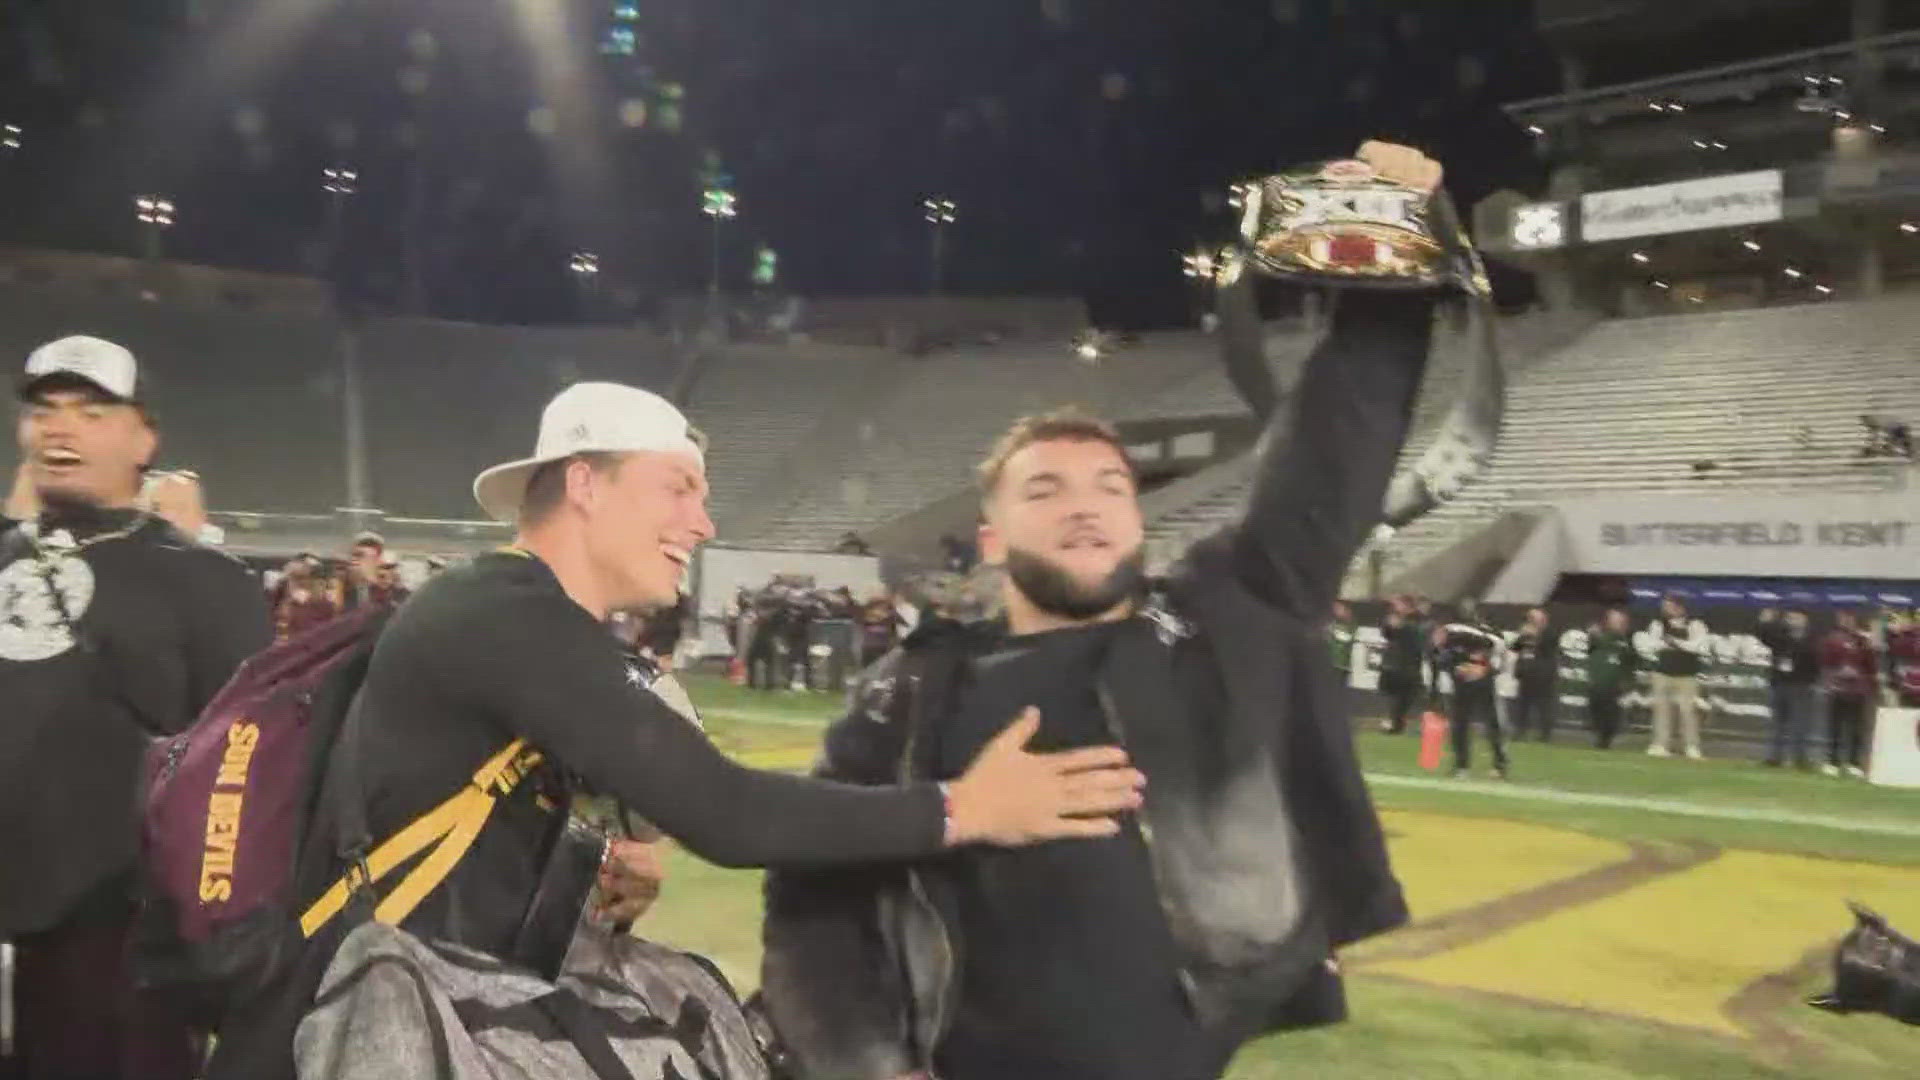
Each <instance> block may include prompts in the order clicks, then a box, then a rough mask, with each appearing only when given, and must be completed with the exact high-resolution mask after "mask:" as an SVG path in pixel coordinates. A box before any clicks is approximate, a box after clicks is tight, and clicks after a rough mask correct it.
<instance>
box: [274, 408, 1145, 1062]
mask: <svg viewBox="0 0 1920 1080" xmlns="http://www.w3.org/2000/svg"><path fill="white" fill-rule="evenodd" d="M703 444H704V440H703V439H702V437H701V436H700V435H699V433H697V432H696V431H695V430H694V429H693V428H692V427H691V426H690V425H689V424H688V422H687V419H686V418H685V417H684V416H682V415H681V414H680V411H679V410H678V409H676V408H674V407H673V406H672V405H671V404H669V403H668V402H667V401H665V400H664V399H662V398H660V397H657V396H655V395H654V394H650V393H647V392H646V391H643V390H636V389H633V388H631V387H626V386H618V385H613V384H609V383H582V384H578V385H575V386H573V387H571V388H569V389H567V390H566V391H564V392H562V393H561V394H560V395H559V396H558V397H556V398H555V399H554V400H553V402H552V403H551V404H549V405H548V406H547V409H546V411H545V413H544V414H543V416H542V417H541V422H540V434H539V441H538V443H537V446H536V449H535V451H534V453H533V455H532V456H531V457H527V458H524V459H521V460H518V461H512V462H508V463H506V464H503V465H499V466H496V467H494V468H491V469H488V470H486V471H485V472H483V473H481V474H480V476H479V478H478V479H477V480H476V481H475V482H474V494H475V496H476V497H477V498H478V500H479V502H480V505H481V506H482V507H484V508H485V509H486V511H487V513H488V514H490V515H492V516H493V517H494V518H495V519H497V520H500V521H503V522H511V523H514V524H516V525H517V526H518V529H519V533H518V537H517V539H516V541H515V544H514V546H513V547H511V548H509V549H507V550H505V551H501V552H496V553H493V554H490V555H483V556H481V557H479V558H477V559H475V560H473V562H472V563H470V564H468V565H467V566H464V567H461V568H460V569H456V570H450V571H448V572H446V573H445V574H442V575H440V576H439V577H437V578H435V579H434V580H433V581H431V582H429V583H428V584H427V585H426V586H425V587H423V588H422V589H421V590H420V592H418V593H417V594H415V596H414V597H413V599H412V601H411V602H409V603H408V604H407V605H406V606H405V607H403V608H401V609H400V610H399V611H398V612H397V613H396V614H395V615H394V617H393V621H392V622H391V623H390V624H389V625H388V626H387V628H386V629H385V631H384V633H383V634H382V635H381V638H380V641H379V644H378V646H377V648H376V649H375V651H374V655H373V659H372V663H371V665H370V667H369V669H368V672H367V677H366V681H365V683H364V684H363V686H362V688H361V691H360V696H359V698H358V700H357V702H356V709H355V713H354V715H353V717H352V718H351V719H350V720H349V722H348V727H347V729H346V731H345V733H344V735H343V741H344V743H345V745H346V748H347V749H346V752H350V753H352V754H353V760H354V761H355V762H356V763H357V766H358V769H359V771H360V774H361V775H360V778H359V780H358V782H357V784H356V786H357V787H359V788H360V789H361V790H362V791H363V792H364V799H363V805H364V808H365V811H366V813H365V818H366V824H367V826H368V827H367V830H366V831H367V834H368V835H370V836H372V837H376V838H379V837H385V836H389V835H392V834H393V833H394V832H395V831H396V830H398V829H400V828H402V827H403V826H405V825H406V824H407V823H409V822H411V821H413V820H414V819H415V818H417V817H418V816H419V815H421V814H423V813H425V812H426V811H428V810H429V809H430V808H432V807H433V806H435V805H436V804H438V803H440V802H441V801H442V800H444V799H446V798H447V797H448V795H449V794H450V793H452V792H455V791H458V790H459V789H460V788H461V787H462V786H463V785H465V784H467V783H468V782H469V781H470V778H471V777H472V776H473V775H474V771H475V769H476V768H477V767H478V766H480V765H481V763H483V762H485V761H487V760H488V759H489V758H490V757H492V756H493V755H495V754H496V753H498V752H499V751H500V750H501V747H502V746H503V744H506V743H507V742H508V741H509V740H512V739H514V738H524V739H526V740H528V742H530V743H531V744H532V745H533V746H534V747H535V748H537V749H538V750H539V751H540V752H541V753H542V754H543V755H544V760H543V761H542V762H541V763H540V765H539V766H538V768H537V769H536V770H535V772H534V774H533V779H532V780H531V781H529V782H523V783H522V784H520V785H519V786H518V787H517V788H516V789H515V791H514V793H513V794H512V795H510V796H507V797H505V798H504V799H502V801H501V803H500V805H499V807H498V808H497V809H496V810H495V811H494V813H493V816H492V817H491V818H490V819H489V821H488V823H487V825H486V827H485V828H484V829H483V830H481V832H480V834H479V837H478V839H477V841H476V842H475V843H474V844H473V846H472V848H471V849H470V851H469V852H468V853H467V855H466V857H465V858H464V859H462V860H461V862H460V863H459V865H458V866H457V867H456V868H455V869H454V870H453V871H452V873H451V874H450V875H449V876H448V877H447V878H446V879H445V880H444V881H443V882H441V883H440V884H439V885H438V886H437V887H435V888H433V889H432V890H431V891H430V892H428V893H427V895H426V896H425V898H424V900H423V901H422V902H421V903H420V904H419V905H418V906H417V907H415V908H414V909H413V911H412V914H410V915H408V916H407V917H405V918H404V919H403V920H402V921H401V926H402V928H403V929H406V930H408V931H411V932H412V933H414V934H415V935H417V936H420V937H423V938H432V939H437V940H442V941H452V942H455V943H458V944H461V945H465V946H468V947H470V948H475V949H478V950H481V951H483V952H486V953H488V954H490V955H493V956H497V957H501V958H504V959H507V960H510V961H515V962H518V963H521V964H524V965H527V966H531V967H534V968H535V969H539V968H540V967H542V966H543V965H544V964H546V963H548V962H550V961H552V960H553V959H554V958H552V957H546V956H537V955H526V954H525V950H524V948H523V946H522V944H521V943H522V942H523V941H524V940H525V936H524V935H523V932H522V931H523V925H522V922H523V916H524V915H525V913H526V912H527V911H528V909H529V901H530V899H531V898H533V897H534V895H535V893H536V890H537V889H538V887H539V886H540V884H541V872H542V868H543V862H542V860H543V855H544V853H545V852H546V850H547V849H548V847H549V846H550V842H551V839H552V838H553V836H554V835H555V830H556V829H557V828H558V827H559V825H560V824H561V823H562V822H563V821H564V818H565V815H566V808H565V805H564V804H565V797H564V796H565V795H566V794H570V793H571V792H573V791H576V790H579V788H578V787H576V786H574V785H575V784H576V783H578V784H579V785H582V786H584V787H586V788H590V789H592V790H594V791H597V792H602V793H605V794H609V795H612V796H614V797H616V798H617V799H619V800H620V802H622V803H623V804H625V805H626V806H627V807H628V808H630V809H631V810H632V811H634V812H635V813H636V814H638V815H639V816H640V817H642V818H645V819H646V820H647V821H649V822H651V823H653V824H654V825H656V826H658V827H659V828H660V830H661V831H662V832H664V833H666V834H667V835H668V836H671V837H673V838H675V839H677V840H679V841H680V842H681V843H682V844H684V845H685V846H686V847H687V848H688V849H689V850H691V851H692V852H693V853H694V854H696V855H700V856H702V857H703V858H706V859H709V860H711V861H713V862H716V863H720V864H722V865H727V866H761V865H766V864H769V863H820V862H861V861H869V860H879V859H901V858H914V857H919V856H926V855H931V854H933V853H935V852H938V851H940V850H942V849H944V848H948V847H951V846H954V845H959V844H971V843H996V844H1006V845H1019V844H1028V843H1034V842H1037V841H1041V840H1046V839H1051V838H1056V837H1064V836H1103V835H1111V834H1112V833H1113V832H1114V831H1115V830H1116V828H1117V827H1118V826H1117V824H1116V823H1115V821H1114V820H1113V818H1112V817H1111V816H1110V815H1112V814H1116V813H1120V812H1124V811H1126V810H1128V809H1131V808H1132V807H1134V806H1137V805H1138V803H1139V799H1140V794H1139V785H1140V783H1141V782H1142V778H1141V777H1140V776H1139V774H1138V773H1136V772H1134V771H1133V770H1132V769H1130V768H1128V767H1126V765H1125V755H1124V753H1123V752H1122V751H1120V750H1119V749H1118V748H1115V747H1092V748H1087V749H1082V750H1077V751H1073V752H1069V753H1063V754H1029V753H1027V752H1026V750H1025V749H1024V744H1025V741H1026V739H1027V738H1028V736H1030V735H1031V734H1032V732H1033V730H1034V728H1035V725H1034V724H1033V723H1032V722H1030V721H1029V722H1024V723H1016V724H1010V725H1009V727H1008V729H1007V730H1006V731H1005V732H1003V733H1002V735H1001V736H1000V737H999V738H997V739H995V740H993V741H992V743H991V744H990V745H988V746H987V748H986V749H985V750H984V751H983V752H982V753H981V754H980V756H979V758H978V759H977V760H976V762H975V764H974V766H973V768H972V769H971V770H969V771H967V772H966V773H965V774H964V775H962V776H961V777H960V778H959V779H957V780H955V781H953V782H952V783H951V784H949V785H937V784H933V783H923V784H917V785H912V786H903V787H897V788H865V787H854V786H849V785H841V784H835V783H830V782H826V781H819V780H812V779H807V778H802V777H796V776H786V775H780V774H776V773H764V772H758V771H755V770H752V769H748V768H745V767H743V766H740V765H737V764H735V763H733V762H732V761H730V760H728V759H727V758H726V757H725V756H723V755H722V754H721V753H720V752H719V751H718V750H716V749H715V748H714V747H713V745H712V744H711V743H709V742H708V741H707V739H706V738H705V736H703V735H702V734H701V732H700V731H699V730H698V729H697V728H696V727H695V726H694V725H693V723H691V722H690V721H689V720H687V719H685V718H683V717H682V716H681V715H680V714H679V713H677V712H676V711H674V709H672V708H671V707H669V706H668V705H667V704H666V703H664V702H663V701H662V700H661V699H659V698H658V697H656V696H655V695H654V694H652V693H650V692H649V691H648V690H647V689H646V687H645V686H644V684H643V679H642V678H641V677H639V676H638V675H637V674H636V673H634V672H633V671H632V670H631V669H630V668H629V667H628V665H627V664H626V662H625V660H624V658H623V657H622V655H621V652H620V647H619V644H618V642H616V641H615V640H614V638H613V636H612V635H611V634H609V633H608V632H607V629H606V626H605V623H606V620H607V618H608V617H609V615H610V614H611V613H612V612H614V611H619V610H658V609H661V608H665V607H669V606H671V605H672V604H673V603H674V602H675V601H676V599H677V598H678V596H679V592H680V583H681V579H682V577H683V575H684V574H685V573H686V570H687V567H688V566H689V564H690V563H691V561H692V558H693V553H694V551H695V549H697V548H698V547H699V546H700V544H702V543H703V542H705V541H707V540H709V539H711V538H712V536H713V533H714V528H713V523H712V521H711V520H709V518H708V517H707V510H706V498H707V481H706V475H705V472H706V470H705V452H704V445H703ZM1008 719H1009V720H1010V721H1011V720H1012V719H1013V718H1012V717H1009V718H1008ZM556 793H558V794H559V795H560V797H559V798H555V797H554V795H555V794H556ZM326 798H327V799H328V801H329V802H330V803H331V804H333V805H335V806H336V807H337V806H338V800H339V799H340V798H341V789H340V788H338V787H331V788H330V789H329V791H328V792H327V795H326ZM580 899H581V900H584V899H585V898H584V897H582V898H580ZM578 906H579V905H578V904H575V905H574V908H575V910H578ZM281 1067H284V1066H281ZM270 1069H271V1066H270V1065H267V1064H265V1063H262V1064H258V1065H256V1066H255V1067H254V1069H253V1071H252V1072H250V1073H249V1074H248V1075H250V1076H254V1075H260V1074H261V1073H262V1072H263V1071H268V1070H270Z"/></svg>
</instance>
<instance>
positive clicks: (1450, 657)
mask: <svg viewBox="0 0 1920 1080" xmlns="http://www.w3.org/2000/svg"><path fill="white" fill-rule="evenodd" d="M1503 651H1504V644H1503V643H1502V641H1501V639H1500V632H1499V631H1498V630H1495V629H1494V628H1493V627H1492V626H1490V625H1488V623H1487V621H1486V619H1484V618H1483V617H1481V615H1480V605H1479V604H1477V603H1475V602H1474V601H1473V600H1471V599H1468V600H1463V601H1461V603H1460V618H1459V619H1458V620H1456V621H1455V622H1452V623H1449V624H1447V625H1446V626H1445V627H1443V628H1441V630H1440V647H1439V650H1438V653H1437V656H1438V659H1437V660H1436V662H1435V665H1434V666H1435V669H1436V670H1437V671H1444V672H1446V673H1447V676H1448V677H1449V679H1450V680H1451V681H1452V682H1453V694H1452V698H1451V701H1450V702H1449V708H1448V710H1447V712H1448V717H1449V719H1450V720H1451V721H1452V723H1451V725H1450V726H1451V728H1452V734H1453V775H1454V776H1456V777H1465V776H1466V775H1467V772H1468V770H1469V769H1470V768H1471V767H1472V765H1473V724H1474V721H1476V720H1478V721H1480V722H1481V723H1482V724H1484V725H1486V729H1487V742H1488V743H1489V744H1491V745H1492V747H1493V773H1494V775H1495V776H1497V777H1499V778H1500V779H1502V780H1505V779H1506V778H1507V774H1508V768H1507V765H1508V763H1507V740H1506V733H1505V732H1504V731H1503V730H1502V729H1501V726H1500V711H1499V706H1498V704H1497V703H1496V702H1495V700H1494V698H1495V692H1494V673H1495V672H1497V671H1499V670H1500V661H1501V653H1502V652H1503ZM1435 681H1436V682H1437V681H1438V678H1437V677H1436V679H1435Z"/></svg>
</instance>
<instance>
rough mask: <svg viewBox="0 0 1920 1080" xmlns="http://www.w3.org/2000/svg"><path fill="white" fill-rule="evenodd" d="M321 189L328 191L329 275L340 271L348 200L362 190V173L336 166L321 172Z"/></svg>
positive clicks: (331, 275)
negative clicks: (342, 237)
mask: <svg viewBox="0 0 1920 1080" xmlns="http://www.w3.org/2000/svg"><path fill="white" fill-rule="evenodd" d="M320 190H322V191H324V192H326V193H327V275H328V276H329V277H335V278H337V277H338V275H339V273H340V238H341V232H342V230H343V229H344V227H345V225H346V219H347V200H348V199H350V198H352V197H353V196H354V195H356V194H358V193H359V191H360V174H359V173H357V172H355V171H354V170H352V169H348V168H342V167H339V166H335V167H334V168H331V169H323V170H321V172H320Z"/></svg>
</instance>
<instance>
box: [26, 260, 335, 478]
mask: <svg viewBox="0 0 1920 1080" xmlns="http://www.w3.org/2000/svg"><path fill="white" fill-rule="evenodd" d="M338 333H339V330H338V325H337V324H336V323H334V322H333V321H332V320H329V319H323V318H319V317H312V316H302V315H295V314H268V313H259V312H247V311H240V310H234V309H227V310H222V311H218V312H212V311H208V310H202V309H195V308H191V307H180V306H173V305H167V304H154V303H146V302H143V301H140V300H137V299H121V298H111V297H87V296H84V295H80V296H75V295H71V294H61V293H56V292H52V291H42V290H35V289H25V288H4V289H0V355H5V356H6V357H8V358H9V359H8V361H7V362H8V363H9V364H12V365H15V367H14V370H15V371H16V372H17V371H18V366H17V365H19V364H20V363H22V362H23V361H24V360H25V357H26V355H27V354H28V353H29V352H31V351H32V350H33V349H34V348H35V347H37V346H39V345H41V344H43V343H45V342H47V341H51V340H53V339H55V338H59V337H65V336H67V335H69V334H92V335H94V336H97V337H104V338H110V339H113V340H115V341H119V342H123V343H126V344H127V345H129V346H130V347H132V348H133V349H134V351H135V352H136V354H137V355H138V356H139V357H140V361H141V371H142V376H141V377H142V379H143V381H144V393H145V395H146V397H147V398H148V404H149V405H150V406H151V407H152V409H153V411H154V413H155V415H156V416H157V417H158V418H159V422H160V427H161V432H162V436H163V438H162V443H161V448H160V461H159V464H161V465H163V466H168V467H176V468H189V469H197V470H199V471H200V472H202V473H203V474H205V476H206V485H207V491H208V496H209V498H210V499H211V500H212V501H213V503H214V504H215V505H217V506H220V507H222V508H234V509H245V510H257V511H300V510H307V509H311V508H316V507H317V508H319V509H323V510H330V509H331V508H333V507H335V506H339V505H342V503H343V502H344V500H345V496H346V488H345V483H344V479H343V476H344V463H343V457H342V455H343V451H342V449H341V447H342V442H341V433H340V429H341V420H340V416H341V406H340V384H339V376H338V371H339V367H338V364H337V363H336V360H335V357H336V355H337V354H336V348H337V337H338ZM9 378H10V379H11V378H12V376H11V375H10V376H9ZM6 442H7V446H6V448H5V450H4V451H0V461H4V462H5V464H6V470H7V472H6V475H8V476H11V475H12V468H13V466H12V462H13V459H14V448H13V440H11V439H8V440H7V441H6Z"/></svg>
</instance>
